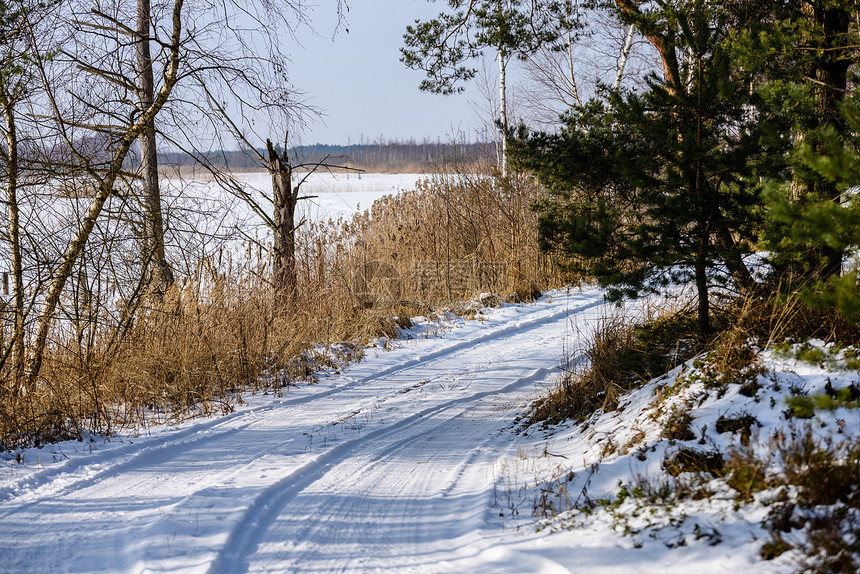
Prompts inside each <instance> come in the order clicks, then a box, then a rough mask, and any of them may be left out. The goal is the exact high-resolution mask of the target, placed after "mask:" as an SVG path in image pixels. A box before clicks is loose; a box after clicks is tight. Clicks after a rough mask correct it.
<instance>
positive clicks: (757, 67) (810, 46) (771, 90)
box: [729, 0, 858, 283]
mask: <svg viewBox="0 0 860 574" xmlns="http://www.w3.org/2000/svg"><path fill="white" fill-rule="evenodd" d="M729 9H730V11H731V12H732V14H733V16H734V17H735V18H736V25H737V28H738V29H737V31H736V34H735V37H734V48H733V51H734V54H735V57H736V61H737V63H738V65H740V66H742V67H743V68H745V69H746V70H747V72H748V73H750V74H754V75H755V77H756V78H757V84H758V85H757V88H756V89H757V90H758V91H759V92H760V93H761V94H762V95H763V96H764V98H763V100H762V102H761V107H760V110H762V111H763V112H766V113H768V114H769V115H771V116H778V117H779V118H780V120H781V121H782V123H783V125H784V126H785V128H784V129H785V130H786V131H787V132H790V133H791V136H792V140H793V144H794V146H793V147H794V149H793V150H792V152H791V153H790V154H788V155H787V156H786V157H785V158H784V161H785V165H786V169H785V170H783V171H782V173H780V174H778V176H777V177H776V178H774V180H773V181H772V184H771V185H770V186H769V191H768V194H767V200H768V208H769V209H768V213H769V216H768V219H767V225H766V226H765V227H764V232H763V239H764V241H763V243H762V245H763V246H764V247H766V248H767V249H769V250H770V251H771V253H772V258H771V259H772V262H773V264H774V267H775V270H776V272H777V274H778V275H780V277H781V279H782V280H783V282H784V283H797V282H809V281H812V282H814V283H820V282H823V283H827V282H828V281H829V278H831V277H838V276H839V275H840V273H841V270H842V264H843V260H844V258H845V255H846V249H847V245H846V244H845V242H844V241H842V240H838V241H837V240H834V237H835V236H836V235H838V233H837V232H836V231H835V230H836V229H837V228H838V227H839V226H840V225H841V223H840V220H841V219H842V217H843V216H844V215H845V212H844V209H843V206H841V197H842V192H843V191H844V187H840V184H838V183H837V182H836V181H835V180H833V179H832V178H829V177H825V176H824V175H823V174H822V173H820V171H818V170H816V169H814V168H813V167H812V165H811V164H810V162H809V161H808V157H809V156H810V154H812V155H817V156H823V155H826V154H827V153H829V150H828V146H830V144H829V143H828V139H830V138H833V137H845V136H847V135H849V133H850V126H849V124H848V123H846V122H845V121H843V118H842V115H841V114H840V109H841V107H842V104H843V102H844V101H845V100H846V99H851V98H853V97H854V95H853V93H852V91H851V90H849V87H850V85H849V78H850V77H849V69H850V67H851V66H852V65H853V64H855V63H857V61H858V58H857V49H856V46H857V44H858V42H857V37H856V32H855V31H852V29H851V23H852V21H854V19H855V18H856V17H857V15H858V5H857V2H855V1H854V0H786V1H784V2H766V1H764V0H752V1H750V0H744V2H739V1H738V2H732V3H730V8H729Z"/></svg>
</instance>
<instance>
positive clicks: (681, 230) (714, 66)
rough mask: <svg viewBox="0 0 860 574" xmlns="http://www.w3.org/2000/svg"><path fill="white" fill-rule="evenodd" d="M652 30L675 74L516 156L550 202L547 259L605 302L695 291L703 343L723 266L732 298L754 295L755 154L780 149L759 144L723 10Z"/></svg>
mask: <svg viewBox="0 0 860 574" xmlns="http://www.w3.org/2000/svg"><path fill="white" fill-rule="evenodd" d="M652 22H654V25H659V26H663V30H662V31H661V36H662V37H663V38H667V39H671V41H672V46H671V49H672V50H673V51H674V54H673V57H674V59H675V60H676V61H677V62H678V63H679V64H678V68H677V72H675V73H672V74H670V75H669V77H668V78H658V77H656V76H651V77H650V78H649V79H648V87H647V90H646V91H644V92H643V93H642V94H627V95H626V96H624V97H616V98H615V99H614V100H613V101H612V106H611V108H612V111H611V112H610V111H607V108H608V106H606V105H605V104H604V103H601V102H592V103H591V104H589V105H588V106H586V107H585V108H584V109H580V110H578V111H576V112H575V113H573V114H571V115H570V116H569V117H568V119H567V122H566V125H565V126H564V129H563V130H562V131H561V132H560V133H559V134H554V135H548V134H532V135H529V134H528V133H527V131H525V130H521V131H520V134H519V136H520V137H519V138H517V139H516V140H515V142H514V144H513V152H514V153H513V155H514V157H515V158H516V160H517V162H518V164H519V165H520V166H522V167H524V168H527V169H531V170H533V171H534V172H535V173H536V174H537V176H538V178H539V179H540V180H541V181H542V182H543V183H544V184H545V185H546V186H547V187H548V188H549V190H550V191H551V193H552V198H551V199H550V200H547V201H546V202H544V203H543V204H541V205H540V206H539V207H538V208H539V209H540V211H541V216H540V236H541V240H542V246H543V247H544V248H545V249H547V250H551V251H554V252H556V253H557V254H559V255H562V256H564V257H565V259H566V264H567V265H568V266H569V267H571V268H573V269H576V270H578V271H580V272H583V273H586V274H588V275H591V276H594V277H595V278H596V279H598V281H599V282H600V283H601V284H603V285H605V286H607V287H609V293H610V296H611V297H613V298H618V297H621V296H637V295H639V294H642V293H644V292H649V291H654V290H657V289H658V288H660V287H663V286H665V285H666V284H668V283H670V282H687V281H693V282H694V283H695V285H696V290H697V295H698V322H699V327H700V330H701V332H702V333H703V334H707V333H709V332H710V312H709V294H710V289H711V287H712V284H713V281H714V280H721V277H722V280H725V279H726V277H725V274H724V273H720V271H721V270H722V269H724V266H727V267H728V268H729V270H730V272H731V275H732V277H733V278H734V279H735V283H736V285H738V286H739V287H741V288H747V289H748V288H751V286H752V284H753V281H752V278H751V275H750V273H749V270H748V269H747V268H746V266H745V265H744V263H743V259H742V256H743V255H744V254H745V253H748V252H749V251H751V248H752V247H751V244H750V242H749V241H748V240H739V238H753V237H754V236H755V229H756V227H757V222H758V221H759V220H758V217H759V214H760V210H759V209H758V207H759V193H758V186H757V183H756V182H757V181H758V178H757V177H756V176H757V175H759V174H760V173H764V172H765V171H766V170H767V169H769V167H770V166H769V164H768V156H769V154H768V152H769V151H770V150H769V149H768V148H766V147H763V146H762V144H763V142H765V141H771V142H779V138H769V139H767V140H766V139H765V138H763V133H762V131H763V130H764V129H766V128H767V125H768V124H767V123H766V122H758V121H755V118H754V117H753V116H752V114H751V113H750V105H751V103H752V102H751V98H752V97H753V96H752V95H750V92H749V89H748V85H749V81H750V79H749V78H748V77H742V76H738V75H737V74H735V73H733V70H732V66H731V58H730V55H729V53H728V51H727V49H726V48H727V43H726V39H727V35H726V34H727V32H726V30H727V26H726V21H725V18H724V15H723V13H722V12H721V11H719V10H718V9H717V8H715V7H713V6H710V5H709V4H708V3H706V2H704V1H697V2H694V3H692V4H690V6H689V8H686V9H675V8H665V11H664V13H663V14H662V17H661V18H660V19H654V20H652ZM774 155H779V154H774Z"/></svg>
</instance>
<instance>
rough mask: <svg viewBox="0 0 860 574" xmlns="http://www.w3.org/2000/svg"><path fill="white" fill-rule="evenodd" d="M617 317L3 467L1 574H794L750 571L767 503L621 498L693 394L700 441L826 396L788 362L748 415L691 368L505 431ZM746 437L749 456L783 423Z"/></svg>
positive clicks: (506, 312)
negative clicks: (573, 506)
mask: <svg viewBox="0 0 860 574" xmlns="http://www.w3.org/2000/svg"><path fill="white" fill-rule="evenodd" d="M609 312H612V311H611V308H607V307H606V306H605V305H604V304H603V293H602V291H600V290H597V289H591V290H584V291H578V290H571V291H555V292H550V293H548V294H546V295H544V297H542V298H541V300H540V301H539V302H538V303H537V304H529V305H506V306H504V307H502V308H498V309H482V310H481V311H480V312H479V313H478V314H477V315H476V317H475V318H474V319H473V320H464V319H462V318H459V317H454V316H451V317H448V318H447V319H446V320H445V321H443V322H436V321H429V320H424V321H418V322H417V323H416V326H415V327H414V328H413V329H411V330H410V331H408V332H407V333H406V334H405V335H406V336H405V338H403V339H400V340H396V341H390V340H386V341H379V344H378V346H376V347H371V348H368V349H367V350H366V354H365V358H364V359H363V360H362V361H361V362H360V363H356V364H353V365H352V366H350V367H347V368H345V369H342V370H332V371H330V372H328V373H327V374H326V376H322V377H321V378H320V381H319V382H318V383H317V384H313V385H302V386H298V387H291V388H290V390H289V392H287V393H284V394H283V395H282V396H252V397H245V401H246V402H245V404H242V405H239V406H237V408H236V410H235V412H233V413H232V414H230V415H227V416H223V417H218V418H211V419H201V420H195V421H192V422H189V423H185V424H183V425H180V426H179V427H177V428H170V429H167V428H157V429H150V430H147V431H146V432H144V433H139V434H134V433H126V434H124V435H121V436H117V437H113V438H111V439H109V440H108V439H105V438H104V437H91V438H89V439H88V440H86V441H85V442H82V443H78V442H67V443H62V444H58V445H52V446H47V447H44V448H42V449H30V450H26V451H23V452H19V453H11V454H7V455H5V459H4V461H3V476H2V478H0V548H2V549H3V550H2V551H0V572H51V573H55V572H201V573H202V572H212V573H215V572H218V573H234V572H344V571H352V572H365V571H377V572H380V571H385V572H493V573H496V572H511V573H527V572H541V573H554V572H586V571H588V572H605V573H608V572H619V573H620V572H625V573H627V572H630V571H631V570H634V569H635V570H636V571H637V572H655V573H656V572H697V573H698V572H725V571H732V570H734V571H736V572H751V571H755V572H770V571H787V570H790V569H791V567H792V564H791V559H792V558H791V553H788V554H787V555H783V557H781V558H780V559H778V560H777V561H773V562H762V561H761V559H760V558H759V557H758V555H759V549H760V548H761V545H762V543H763V536H764V535H765V532H764V530H762V528H761V526H760V522H761V521H762V520H763V518H764V516H765V514H766V509H765V508H764V506H762V505H761V504H757V503H756V504H752V505H750V506H749V507H746V506H745V507H744V508H742V509H741V510H740V511H738V512H736V511H734V509H733V498H731V496H729V494H728V493H726V492H723V493H722V494H721V493H719V492H718V493H717V494H716V495H714V496H713V497H712V498H710V499H703V500H693V499H688V500H687V501H686V502H683V503H679V504H678V505H675V506H673V507H672V508H667V509H664V510H659V511H654V512H648V513H647V514H646V515H645V516H639V514H638V507H637V506H636V505H637V502H636V501H635V500H634V499H633V497H631V498H630V499H628V500H626V501H625V500H620V501H619V500H618V496H617V495H618V492H619V482H621V483H625V484H627V485H631V484H632V482H633V481H634V480H636V479H637V477H642V476H645V477H646V478H647V475H648V473H653V476H654V477H657V476H660V475H661V471H660V465H661V462H662V461H663V460H665V455H666V453H667V452H669V451H671V450H672V449H673V448H676V447H677V445H678V443H680V442H683V441H667V440H666V439H664V438H661V436H660V435H661V431H660V429H661V428H664V427H665V421H664V420H663V419H661V418H660V417H664V416H666V415H665V413H669V412H673V409H671V408H669V407H671V406H672V405H673V404H676V403H677V404H687V401H689V400H690V397H691V396H692V397H694V398H695V401H694V402H696V404H697V405H698V406H697V409H698V410H696V411H695V412H694V414H695V421H694V423H693V425H692V428H693V429H694V430H695V432H696V433H697V438H698V434H699V432H700V429H701V426H702V425H708V427H710V428H712V429H713V427H714V425H713V423H714V420H716V418H717V417H718V416H722V415H727V414H732V413H738V412H741V411H743V412H752V410H753V409H757V408H758V406H757V405H760V404H762V405H769V404H770V405H775V409H776V410H775V411H774V412H775V413H778V412H779V410H780V409H783V408H784V403H783V402H782V401H783V396H784V395H786V394H787V393H788V392H789V387H791V388H794V389H796V388H797V385H799V384H805V385H807V387H808V388H809V389H814V388H817V387H820V386H823V385H824V384H825V383H824V380H825V378H826V377H825V374H823V371H822V370H821V369H820V368H818V367H808V368H807V367H803V368H799V367H798V365H797V364H795V363H791V362H790V361H789V363H790V364H788V363H786V364H783V367H785V368H794V369H796V370H797V373H795V374H791V375H789V374H786V375H784V378H782V379H780V378H779V377H777V378H776V379H774V380H775V381H779V382H782V383H783V384H782V386H781V387H780V386H779V385H775V384H774V385H771V386H769V387H767V388H764V387H763V388H762V390H761V391H760V394H759V399H758V401H757V402H754V401H755V399H754V398H751V397H748V396H745V395H742V394H740V393H739V392H738V389H736V388H734V387H735V386H736V385H732V388H731V389H730V390H729V391H728V392H725V393H723V394H722V395H720V396H718V393H710V394H707V393H706V394H707V396H705V395H703V394H702V393H701V391H702V390H703V389H704V387H703V388H702V389H700V388H699V387H697V386H696V385H704V384H705V383H704V382H702V381H701V380H700V378H696V377H690V374H691V373H695V372H697V371H696V369H695V368H693V367H692V366H691V365H686V366H683V367H679V369H677V370H676V371H675V372H673V373H672V374H670V375H669V376H668V377H665V378H663V379H661V380H655V381H652V382H650V383H648V384H646V385H645V386H644V387H643V388H641V389H640V390H637V391H635V392H634V393H632V394H630V395H629V396H628V397H627V398H625V400H624V401H623V405H622V406H623V408H622V409H619V410H617V411H614V412H612V413H607V414H605V415H603V416H600V417H598V418H595V419H593V420H591V421H590V422H589V425H588V426H587V427H583V426H582V425H573V424H566V425H562V426H561V427H557V428H553V429H543V428H539V427H532V428H530V429H523V428H522V425H521V424H518V423H517V422H516V421H517V420H518V417H521V416H522V415H523V414H524V413H525V412H526V410H527V407H528V405H529V403H530V402H531V401H533V400H534V399H536V398H537V397H538V396H539V395H540V394H542V393H543V392H544V391H545V389H546V388H547V387H549V386H550V385H551V384H552V383H554V382H555V381H556V380H557V379H558V376H559V365H561V364H562V363H564V362H565V361H564V358H565V356H566V355H568V354H569V353H570V351H571V349H576V348H578V347H579V343H580V341H579V340H578V339H579V338H580V337H586V336H587V335H588V333H589V331H590V330H591V329H593V328H594V325H596V324H597V322H598V319H599V318H600V317H601V316H603V315H604V314H606V313H609ZM574 327H575V328H574ZM772 360H773V362H774V364H782V363H780V361H781V360H778V359H776V358H772ZM783 363H785V361H783ZM786 365H787V366H786ZM816 369H818V370H816ZM682 370H683V371H684V372H685V374H686V376H687V378H686V379H685V378H681V379H678V376H679V374H680V373H681V371H682ZM853 374H854V375H856V372H855V373H853ZM781 376H782V375H781ZM827 376H829V377H830V378H829V379H828V380H831V381H835V383H833V384H834V385H837V386H838V385H839V384H842V383H845V382H846V381H847V378H846V377H849V375H845V376H844V377H842V378H844V379H845V380H841V379H840V376H841V375H839V376H837V375H833V374H830V375H827ZM761 377H764V375H761ZM855 378H856V377H855ZM678 381H680V382H678ZM762 381H764V378H762ZM676 384H677V388H678V392H671V393H670V392H667V391H666V389H672V388H674V387H675V386H676ZM655 396H660V397H662V398H661V399H660V400H659V401H657V402H655V400H654V399H655ZM771 398H774V400H773V401H770V399H771ZM660 405H662V407H663V409H662V411H659V412H658V411H657V410H655V409H657V408H658V406H660ZM667 405H668V407H667ZM856 410H857V409H853V410H852V411H851V412H842V411H846V409H841V411H839V412H834V413H829V414H827V415H826V417H825V418H827V417H829V418H827V420H826V421H824V423H826V424H830V423H831V422H832V423H833V424H834V425H835V424H836V421H838V420H842V421H843V422H842V423H841V424H842V425H843V426H845V425H846V423H845V422H844V421H845V419H849V422H848V423H847V425H848V429H849V431H850V432H851V433H854V434H856V432H857V430H858V425H857V420H856V413H855V412H854V411H856ZM756 412H758V411H756ZM768 412H769V413H770V411H768ZM660 413H663V414H660ZM652 415H653V416H652ZM851 417H854V418H851ZM830 418H832V419H833V421H830ZM758 421H759V423H761V425H762V427H761V429H757V430H756V431H754V435H753V444H755V441H757V440H758V438H757V437H758V436H759V435H761V436H762V437H764V436H765V435H766V434H767V433H769V432H771V431H772V430H773V428H774V427H775V425H778V424H781V423H780V419H779V417H777V416H776V415H775V414H773V415H771V414H765V415H762V416H760V417H759V418H758ZM826 424H825V426H826ZM820 428H823V427H822V426H820ZM701 432H702V433H704V431H701ZM715 436H717V438H715V439H713V440H715V441H716V440H722V441H723V442H726V441H729V439H730V436H729V435H725V436H723V437H722V438H719V436H720V435H715ZM708 440H711V439H710V438H709V439H708ZM610 443H611V444H613V445H615V446H614V447H613V448H606V446H607V444H610ZM690 444H695V441H692V442H690ZM713 446H720V445H713ZM16 458H17V460H16ZM715 489H716V490H718V491H719V487H717V486H715ZM583 492H585V493H587V496H588V497H589V498H591V499H594V500H598V499H602V498H605V499H606V500H607V501H613V500H614V501H616V504H605V505H604V506H598V507H596V508H595V509H594V510H593V511H592V512H590V513H585V512H581V511H580V512H576V511H572V512H563V513H561V514H559V515H557V516H555V517H554V518H552V519H549V520H537V519H536V518H535V517H534V516H533V515H532V511H533V508H534V507H535V504H536V503H537V502H538V501H539V500H540V499H541V497H543V500H544V501H545V502H546V501H547V500H549V499H556V498H557V499H559V500H560V501H561V499H562V498H564V497H567V498H568V499H570V500H568V502H565V503H564V504H566V505H567V506H569V505H570V501H571V500H573V499H576V498H577V496H579V495H580V494H581V493H583ZM625 505H626V506H625ZM622 525H623V526H622ZM625 527H626V530H627V531H628V532H627V534H625V533H624V530H625Z"/></svg>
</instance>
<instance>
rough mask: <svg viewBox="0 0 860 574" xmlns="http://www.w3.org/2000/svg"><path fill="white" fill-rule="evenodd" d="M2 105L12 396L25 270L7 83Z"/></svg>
mask: <svg viewBox="0 0 860 574" xmlns="http://www.w3.org/2000/svg"><path fill="white" fill-rule="evenodd" d="M0 105H2V106H3V116H4V119H5V121H6V148H7V149H6V152H7V157H6V162H7V165H6V186H7V188H6V202H7V208H8V210H9V259H10V265H11V267H12V269H11V271H12V281H13V286H12V291H13V295H14V304H13V308H12V314H13V318H14V320H13V323H14V327H13V334H12V349H11V359H12V373H13V376H12V383H13V388H12V389H11V391H12V394H13V396H14V395H16V394H17V390H18V387H19V384H20V382H21V379H22V377H23V375H24V363H25V357H24V271H23V264H22V260H21V226H20V218H19V212H18V169H19V164H18V130H17V126H16V123H15V112H14V109H13V106H14V102H12V101H11V99H10V97H9V93H8V91H7V89H6V86H5V85H4V86H2V87H0Z"/></svg>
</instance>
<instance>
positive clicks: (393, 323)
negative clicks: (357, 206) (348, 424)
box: [0, 174, 564, 449]
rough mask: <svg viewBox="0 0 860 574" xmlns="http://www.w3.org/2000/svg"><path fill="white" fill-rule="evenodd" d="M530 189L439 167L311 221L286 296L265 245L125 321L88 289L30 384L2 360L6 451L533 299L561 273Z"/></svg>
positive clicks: (228, 399)
mask: <svg viewBox="0 0 860 574" xmlns="http://www.w3.org/2000/svg"><path fill="white" fill-rule="evenodd" d="M537 194H538V190H537V188H535V187H534V186H533V185H532V184H531V183H529V182H528V181H527V180H525V179H517V178H512V179H510V180H507V181H504V182H502V181H499V180H498V179H494V178H491V177H488V176H480V175H469V174H460V175H451V176H437V177H434V178H432V179H429V180H427V181H425V182H424V183H423V184H421V185H420V186H419V188H418V189H417V190H416V191H415V192H411V193H405V194H401V195H399V196H396V197H389V198H385V199H383V200H380V201H378V202H377V203H376V204H374V205H373V207H372V208H371V209H370V210H368V211H367V212H365V213H363V214H360V215H357V216H356V217H354V218H352V219H349V220H341V221H336V222H327V223H324V224H314V225H306V226H304V227H302V228H301V230H300V233H299V235H298V243H299V245H298V255H297V270H298V283H299V289H298V292H297V293H296V295H295V297H293V298H292V299H291V300H289V301H288V302H286V303H284V302H283V300H280V302H278V300H276V298H275V296H274V293H273V292H272V288H271V285H270V282H269V274H270V270H271V262H270V261H269V260H268V258H267V256H266V255H265V254H264V253H260V255H258V257H257V258H256V259H253V260H250V261H249V259H252V258H251V257H250V256H246V257H244V258H242V260H241V261H239V260H236V261H232V260H231V259H230V257H222V256H221V254H219V255H218V256H215V257H208V258H206V259H204V260H201V261H199V262H197V264H196V267H195V269H192V270H191V271H190V272H189V273H187V274H186V275H185V276H184V277H182V278H181V279H180V280H179V281H178V282H177V285H176V288H175V289H174V290H173V291H172V292H170V293H168V294H167V295H166V297H165V298H164V299H163V300H161V301H155V300H153V299H152V298H147V297H143V298H142V299H141V300H140V301H142V303H141V304H139V305H132V307H133V314H132V315H131V319H132V320H131V321H129V322H127V323H122V322H121V321H120V320H119V318H120V313H118V312H117V310H116V309H115V308H114V302H113V301H110V300H109V299H110V297H109V296H106V295H105V294H98V293H97V294H94V296H93V297H91V298H88V302H87V304H86V305H79V304H77V303H76V304H75V305H74V309H75V311H74V313H72V317H71V319H70V320H68V321H65V322H62V323H60V324H59V325H58V327H57V328H56V329H55V331H54V333H53V335H52V340H51V343H50V345H49V349H48V352H47V354H46V357H45V361H44V367H43V370H42V372H41V377H40V380H39V382H38V384H37V385H36V387H35V388H27V389H18V388H17V387H16V384H14V382H13V381H12V380H11V377H10V374H9V373H8V372H4V373H0V375H2V376H3V379H4V380H3V381H2V387H0V395H2V396H0V399H2V400H0V449H14V448H17V447H20V446H26V445H30V444H41V443H45V442H50V441H55V440H60V439H66V438H71V437H80V436H82V434H83V433H85V432H96V433H112V432H116V431H117V430H119V429H125V428H131V427H139V426H140V425H146V424H152V423H154V422H167V421H178V420H182V419H184V418H187V417H190V416H196V415H198V414H204V413H212V412H228V411H230V410H231V409H232V408H233V406H232V405H233V404H234V402H235V401H236V400H237V397H238V395H239V393H241V392H249V391H250V392H253V391H262V390H264V389H265V390H274V391H275V392H285V391H287V390H288V387H289V386H290V385H292V384H295V383H296V382H297V381H300V380H310V381H311V382H312V381H313V379H314V373H315V372H316V371H317V370H318V369H319V368H322V367H332V368H340V366H341V365H342V364H343V363H345V362H348V361H350V360H355V359H357V358H360V355H361V352H360V349H358V348H357V347H356V346H355V344H357V343H367V342H368V341H370V340H373V339H376V338H379V337H383V338H392V337H396V336H397V335H398V332H399V328H401V327H406V326H409V320H408V318H409V317H411V316H415V315H418V314H431V313H432V312H433V309H434V308H436V307H438V306H441V305H452V304H453V303H455V302H457V301H460V300H464V299H467V298H469V297H473V296H475V295H477V294H478V293H481V292H491V293H495V294H497V296H494V297H491V298H488V300H490V299H492V300H493V301H494V304H497V303H496V302H498V301H499V300H500V299H502V298H506V299H508V300H519V299H528V298H529V297H534V296H535V293H536V292H539V290H541V289H544V288H546V287H550V286H554V285H559V284H561V283H562V282H563V280H564V278H563V277H561V276H560V275H559V274H558V273H557V272H556V270H555V269H554V268H553V266H552V265H551V264H550V262H549V261H548V260H547V259H546V258H545V257H543V256H542V255H541V254H540V252H539V250H538V247H537V237H536V233H535V227H536V225H535V214H534V213H533V212H532V211H531V210H530V209H529V206H530V204H531V203H532V201H534V200H535V199H536V198H537ZM253 251H254V250H252V249H250V247H249V249H248V253H252V252H253ZM72 295H75V294H72ZM7 331H8V330H7ZM5 336H6V337H7V339H6V340H8V336H9V333H8V332H6V333H5Z"/></svg>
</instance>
